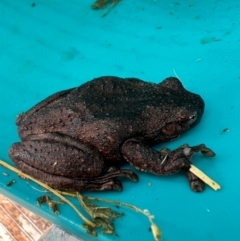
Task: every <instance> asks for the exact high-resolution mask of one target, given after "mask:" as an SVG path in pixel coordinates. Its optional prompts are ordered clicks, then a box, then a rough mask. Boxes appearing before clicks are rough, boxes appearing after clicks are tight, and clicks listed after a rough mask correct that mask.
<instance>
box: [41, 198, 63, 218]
mask: <svg viewBox="0 0 240 241" xmlns="http://www.w3.org/2000/svg"><path fill="white" fill-rule="evenodd" d="M37 202H38V205H39V206H42V205H43V204H44V203H46V204H48V206H49V208H50V209H51V210H52V211H53V212H54V213H55V214H57V215H58V214H59V210H58V207H57V204H63V203H64V202H61V201H53V200H51V199H50V197H49V196H48V195H44V196H41V197H39V198H38V199H37Z"/></svg>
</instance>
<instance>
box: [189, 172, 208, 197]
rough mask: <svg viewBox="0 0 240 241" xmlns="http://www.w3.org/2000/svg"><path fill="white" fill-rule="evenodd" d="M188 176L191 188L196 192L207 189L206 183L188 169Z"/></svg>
mask: <svg viewBox="0 0 240 241" xmlns="http://www.w3.org/2000/svg"><path fill="white" fill-rule="evenodd" d="M186 174H187V178H188V181H189V184H190V187H191V189H192V190H193V191H194V192H202V191H203V190H204V189H205V184H204V182H203V181H202V180H200V179H199V178H198V177H197V176H195V175H194V174H193V173H191V172H190V171H186Z"/></svg>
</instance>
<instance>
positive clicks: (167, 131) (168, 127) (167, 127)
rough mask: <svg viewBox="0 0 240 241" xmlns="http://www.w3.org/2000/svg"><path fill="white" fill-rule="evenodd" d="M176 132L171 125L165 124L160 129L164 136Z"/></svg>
mask: <svg viewBox="0 0 240 241" xmlns="http://www.w3.org/2000/svg"><path fill="white" fill-rule="evenodd" d="M175 131H176V127H175V125H174V124H173V123H170V124H167V125H165V126H164V127H163V128H162V132H163V133H164V134H166V135H173V134H174V133H175Z"/></svg>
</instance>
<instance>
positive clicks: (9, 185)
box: [6, 179, 16, 187]
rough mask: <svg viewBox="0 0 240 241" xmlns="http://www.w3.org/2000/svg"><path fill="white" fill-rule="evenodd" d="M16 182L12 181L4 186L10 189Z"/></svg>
mask: <svg viewBox="0 0 240 241" xmlns="http://www.w3.org/2000/svg"><path fill="white" fill-rule="evenodd" d="M15 182H16V181H15V180H14V179H12V180H11V181H10V182H9V183H7V184H6V186H7V187H11V186H12V185H13V184H14V183H15Z"/></svg>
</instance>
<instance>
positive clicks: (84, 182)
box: [16, 161, 138, 191]
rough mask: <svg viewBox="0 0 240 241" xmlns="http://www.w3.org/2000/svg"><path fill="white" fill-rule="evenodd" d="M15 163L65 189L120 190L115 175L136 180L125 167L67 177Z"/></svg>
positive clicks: (47, 182) (51, 185)
mask: <svg viewBox="0 0 240 241" xmlns="http://www.w3.org/2000/svg"><path fill="white" fill-rule="evenodd" d="M16 165H17V166H18V168H19V169H21V170H24V173H26V174H29V175H30V176H32V177H34V178H36V179H38V180H40V181H42V182H44V183H46V184H47V185H49V186H50V187H53V188H56V189H59V190H67V191H105V190H117V191H121V190H122V184H121V182H120V181H119V180H117V179H116V177H120V176H126V177H128V178H129V179H131V180H133V181H137V180H138V176H137V175H136V174H135V173H134V172H132V171H131V170H125V169H119V170H109V171H108V172H107V173H105V174H104V175H102V176H97V177H91V178H69V177H64V176H59V175H53V174H50V173H46V172H44V171H41V170H39V169H36V168H33V167H31V166H30V165H28V164H26V163H24V162H22V161H19V162H16Z"/></svg>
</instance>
